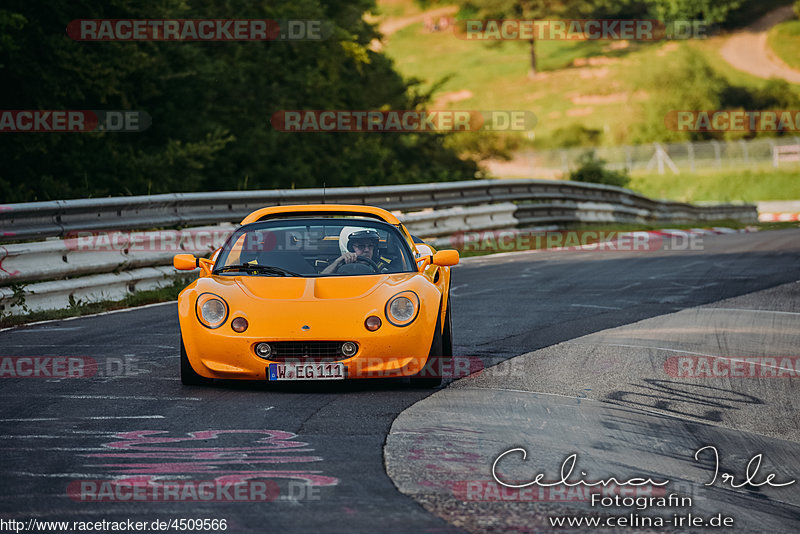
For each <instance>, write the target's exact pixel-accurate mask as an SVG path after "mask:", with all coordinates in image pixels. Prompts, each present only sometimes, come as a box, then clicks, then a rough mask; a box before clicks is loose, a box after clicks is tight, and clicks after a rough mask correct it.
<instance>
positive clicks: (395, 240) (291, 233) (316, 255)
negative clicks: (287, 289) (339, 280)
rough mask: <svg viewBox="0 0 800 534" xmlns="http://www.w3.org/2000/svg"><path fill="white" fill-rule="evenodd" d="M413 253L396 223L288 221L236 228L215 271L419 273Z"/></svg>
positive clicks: (308, 274) (237, 273)
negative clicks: (395, 225) (393, 224)
mask: <svg viewBox="0 0 800 534" xmlns="http://www.w3.org/2000/svg"><path fill="white" fill-rule="evenodd" d="M415 271H416V269H415V264H414V261H413V259H412V255H411V251H410V249H409V246H408V244H407V243H406V241H405V239H404V237H403V235H402V234H401V233H400V231H399V230H398V229H397V228H395V227H394V226H392V225H390V224H387V223H382V222H378V221H373V220H367V219H353V218H320V219H282V220H280V221H265V222H255V223H251V224H248V225H245V226H242V227H241V228H239V229H238V230H236V231H235V232H234V233H233V234H232V235H231V236H230V238H229V239H228V241H227V242H226V243H225V245H224V246H223V247H222V251H221V252H220V255H219V257H218V258H217V261H216V263H215V265H214V274H218V275H233V276H243V275H248V276H300V277H314V276H352V275H369V274H385V273H403V272H415Z"/></svg>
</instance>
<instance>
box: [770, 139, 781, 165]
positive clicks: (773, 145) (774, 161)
mask: <svg viewBox="0 0 800 534" xmlns="http://www.w3.org/2000/svg"><path fill="white" fill-rule="evenodd" d="M767 141H769V146H770V148H772V166H773V167H775V168H776V169H777V168H778V144H777V143H776V142H775V141H774V140H773V139H768V140H767Z"/></svg>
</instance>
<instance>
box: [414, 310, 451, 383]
mask: <svg viewBox="0 0 800 534" xmlns="http://www.w3.org/2000/svg"><path fill="white" fill-rule="evenodd" d="M449 303H450V300H449V297H448V306H447V311H446V312H445V318H444V324H445V326H444V329H442V328H441V324H442V323H441V319H438V320H437V321H436V330H435V331H434V334H433V342H432V343H431V350H430V352H429V353H428V361H427V362H425V367H424V368H423V369H422V371H420V372H419V373H417V374H416V375H414V376H412V377H411V379H410V381H411V387H415V388H422V389H431V388H435V387H439V386H441V385H442V370H443V368H444V367H445V365H446V364H447V363H451V362H452V360H453V335H452V331H451V326H450V306H449ZM442 330H444V332H443V331H442ZM450 367H451V368H452V364H451V365H450Z"/></svg>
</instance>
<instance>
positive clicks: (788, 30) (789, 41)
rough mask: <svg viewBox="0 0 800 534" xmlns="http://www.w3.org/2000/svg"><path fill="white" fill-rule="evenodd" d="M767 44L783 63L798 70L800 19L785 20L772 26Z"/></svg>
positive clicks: (799, 60)
mask: <svg viewBox="0 0 800 534" xmlns="http://www.w3.org/2000/svg"><path fill="white" fill-rule="evenodd" d="M767 44H768V45H769V47H770V48H772V51H773V52H775V55H777V56H778V57H779V58H781V59H782V60H783V62H784V63H786V64H787V65H789V66H790V67H792V68H794V69H798V70H800V20H797V19H795V20H787V21H786V22H782V23H780V24H778V25H777V26H773V27H772V29H770V30H769V33H768V34H767Z"/></svg>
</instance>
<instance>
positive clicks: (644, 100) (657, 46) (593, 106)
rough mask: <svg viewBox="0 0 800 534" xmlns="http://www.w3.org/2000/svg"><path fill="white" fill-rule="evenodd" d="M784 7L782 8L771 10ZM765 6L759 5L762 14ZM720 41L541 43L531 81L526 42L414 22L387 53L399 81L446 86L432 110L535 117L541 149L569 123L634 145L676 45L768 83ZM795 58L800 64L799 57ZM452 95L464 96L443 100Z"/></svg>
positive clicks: (723, 71) (740, 81) (719, 67)
mask: <svg viewBox="0 0 800 534" xmlns="http://www.w3.org/2000/svg"><path fill="white" fill-rule="evenodd" d="M400 2H401V0H394V2H393V3H394V5H397V4H398V3H400ZM407 2H411V0H407ZM781 3H785V2H777V3H776V4H777V5H779V4H781ZM770 5H772V2H770ZM751 7H752V8H753V9H756V7H758V6H755V7H753V6H751ZM763 8H764V6H761V7H758V11H759V13H760V11H761V10H762V9H763ZM724 42H725V37H724V36H718V37H711V38H709V39H706V40H695V41H690V42H685V41H682V42H677V41H673V42H656V43H646V42H644V43H642V42H639V43H636V42H631V43H630V44H629V46H628V47H626V48H622V49H616V50H614V49H611V48H610V46H609V45H611V44H619V43H613V42H607V41H539V42H537V45H536V46H537V48H536V50H537V57H538V66H539V71H540V75H539V76H537V77H536V78H533V79H530V78H529V77H528V65H529V45H528V43H527V42H523V41H507V42H500V43H498V42H482V41H477V40H470V41H467V40H464V39H460V38H457V37H456V36H455V35H454V33H453V32H449V31H446V32H438V33H428V32H426V31H425V30H424V28H423V25H422V24H413V25H410V26H407V27H406V28H403V29H401V30H399V31H398V32H396V33H395V34H393V35H391V36H390V37H389V38H388V40H387V43H386V47H385V51H386V53H387V54H388V55H389V56H390V57H391V58H392V59H393V60H394V61H395V64H396V66H397V68H398V70H399V71H400V72H401V73H402V74H403V75H404V76H406V77H409V78H412V77H413V78H417V79H420V80H422V81H423V84H422V87H423V88H430V87H432V86H433V85H434V84H436V83H437V82H439V81H441V80H446V81H445V83H444V84H442V85H441V86H440V87H438V88H437V90H436V92H435V93H434V102H433V103H432V104H431V105H430V106H429V108H430V109H472V110H495V109H498V110H526V111H532V112H533V113H535V114H536V116H537V119H538V123H537V125H536V129H535V131H534V134H535V136H534V137H535V141H534V143H535V146H536V147H538V148H544V147H546V146H548V144H549V143H548V139H549V138H550V137H551V136H552V134H553V132H555V131H556V130H558V129H560V128H565V127H567V126H570V125H573V124H580V125H583V126H584V127H587V128H592V129H597V130H600V131H602V132H604V133H603V136H602V143H603V144H605V145H619V144H627V143H629V142H631V133H632V131H633V129H634V128H633V125H634V124H636V123H638V122H640V121H641V120H642V116H641V113H642V112H643V110H644V109H646V107H647V106H648V102H649V99H650V98H652V95H650V94H648V92H647V87H645V85H646V83H645V81H646V80H647V79H648V78H649V73H652V72H658V71H663V70H664V69H666V68H667V66H666V65H667V63H668V61H669V60H670V56H671V55H672V54H674V53H675V51H676V50H677V49H679V48H680V47H684V46H689V47H693V48H695V49H697V50H698V51H700V53H701V54H703V56H704V57H705V58H706V59H707V61H708V62H709V64H710V65H711V67H712V68H713V69H714V70H715V71H716V72H718V73H719V74H720V75H721V76H722V77H724V78H726V79H727V80H728V81H729V83H731V84H734V85H738V86H743V87H747V88H751V89H752V88H757V87H762V86H763V85H764V84H765V83H766V80H763V79H761V78H758V77H755V76H752V75H749V74H747V73H744V72H741V71H739V70H737V69H735V68H734V67H732V66H730V65H729V64H728V63H727V62H725V61H724V60H723V59H722V57H721V56H720V53H719V50H720V48H721V47H722V45H723V43H724ZM795 56H796V57H798V58H800V54H797V53H795ZM578 58H588V59H590V60H592V61H595V62H597V64H595V65H586V66H577V67H576V66H574V63H573V62H574V61H575V60H576V59H578ZM592 58H593V59H592ZM466 91H468V93H466ZM455 93H462V95H469V97H468V98H465V99H461V100H458V101H451V100H449V99H444V100H442V97H448V96H450V95H452V94H455ZM603 98H606V99H607V100H605V101H604V100H603ZM437 100H438V101H437ZM523 137H524V136H523ZM526 142H530V140H529V138H526Z"/></svg>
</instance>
